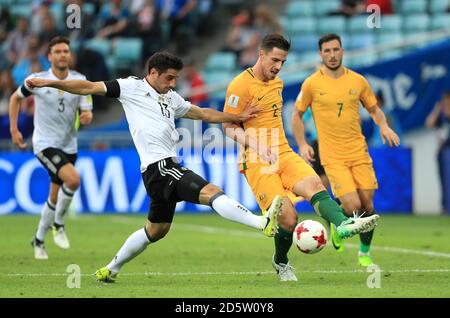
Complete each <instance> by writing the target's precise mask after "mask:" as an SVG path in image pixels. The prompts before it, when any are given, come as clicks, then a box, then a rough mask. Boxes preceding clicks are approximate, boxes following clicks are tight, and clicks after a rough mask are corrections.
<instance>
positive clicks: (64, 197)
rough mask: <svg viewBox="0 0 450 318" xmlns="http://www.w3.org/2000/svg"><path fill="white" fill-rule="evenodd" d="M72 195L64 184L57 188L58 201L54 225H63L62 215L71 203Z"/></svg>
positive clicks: (72, 192)
mask: <svg viewBox="0 0 450 318" xmlns="http://www.w3.org/2000/svg"><path fill="white" fill-rule="evenodd" d="M73 194H74V191H72V190H70V189H68V188H67V187H66V186H65V185H64V184H63V185H62V186H61V188H59V191H58V201H57V202H56V209H55V223H56V224H59V225H64V215H65V214H66V211H67V208H68V207H69V205H70V202H72V198H73Z"/></svg>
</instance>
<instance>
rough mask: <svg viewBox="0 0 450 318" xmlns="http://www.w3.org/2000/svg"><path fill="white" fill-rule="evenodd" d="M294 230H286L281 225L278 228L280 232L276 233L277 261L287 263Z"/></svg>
mask: <svg viewBox="0 0 450 318" xmlns="http://www.w3.org/2000/svg"><path fill="white" fill-rule="evenodd" d="M292 234H293V232H291V231H288V230H285V229H284V228H282V227H281V226H280V227H279V228H278V233H277V234H275V237H274V238H275V263H277V264H280V263H283V264H287V263H288V257H287V253H288V251H289V249H290V248H291V245H292Z"/></svg>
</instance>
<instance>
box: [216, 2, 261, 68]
mask: <svg viewBox="0 0 450 318" xmlns="http://www.w3.org/2000/svg"><path fill="white" fill-rule="evenodd" d="M253 25H254V9H253V8H252V7H246V8H243V9H242V10H241V11H240V12H239V14H237V15H236V16H234V17H233V19H232V20H231V29H230V30H229V31H228V34H227V38H226V45H225V47H224V48H223V49H222V51H225V52H233V53H235V54H236V57H237V60H238V61H239V64H241V65H244V64H246V62H245V61H248V60H249V55H250V53H252V52H253V49H254V44H255V41H256V39H259V32H258V31H257V30H256V29H255V28H254V27H253ZM244 51H245V52H246V54H245V55H246V56H245V57H244V58H243V60H242V61H241V53H242V52H244Z"/></svg>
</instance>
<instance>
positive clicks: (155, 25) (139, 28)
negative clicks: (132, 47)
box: [133, 0, 162, 61]
mask: <svg viewBox="0 0 450 318" xmlns="http://www.w3.org/2000/svg"><path fill="white" fill-rule="evenodd" d="M135 1H138V2H140V4H141V6H140V7H139V11H138V12H136V13H135V14H134V15H133V30H134V31H135V34H134V35H135V36H138V37H139V38H141V40H142V44H143V45H142V59H143V61H145V60H146V59H147V58H148V57H149V56H151V55H152V54H153V53H155V52H156V51H158V50H159V49H160V48H161V45H162V43H161V29H160V27H159V22H158V20H159V15H158V14H157V12H156V9H155V6H154V1H153V0H135ZM135 1H133V3H134V2H135Z"/></svg>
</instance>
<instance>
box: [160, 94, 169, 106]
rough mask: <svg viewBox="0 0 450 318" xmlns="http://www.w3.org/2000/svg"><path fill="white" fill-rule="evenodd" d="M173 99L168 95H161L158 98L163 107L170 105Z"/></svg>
mask: <svg viewBox="0 0 450 318" xmlns="http://www.w3.org/2000/svg"><path fill="white" fill-rule="evenodd" d="M170 102H171V98H170V97H168V96H166V95H159V97H158V103H160V104H163V105H170Z"/></svg>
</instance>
